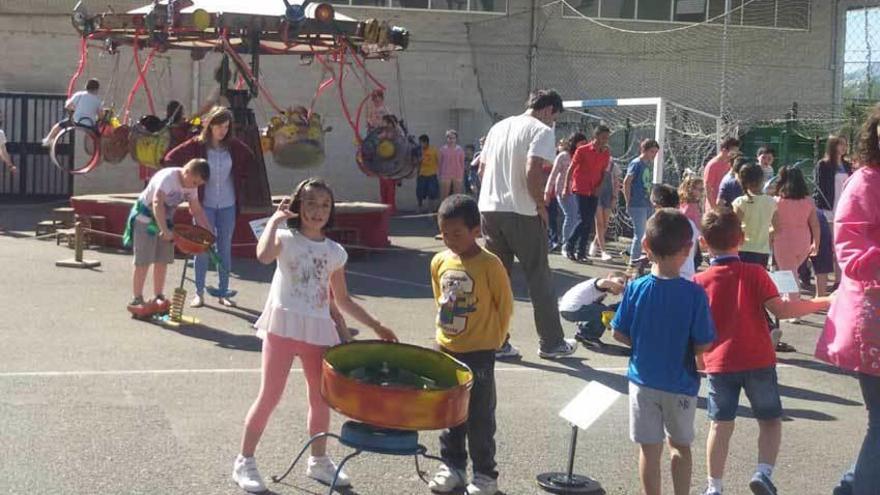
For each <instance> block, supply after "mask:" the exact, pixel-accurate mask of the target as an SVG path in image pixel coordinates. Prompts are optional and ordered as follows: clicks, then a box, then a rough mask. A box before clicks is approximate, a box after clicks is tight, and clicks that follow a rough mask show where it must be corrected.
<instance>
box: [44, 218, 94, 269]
mask: <svg viewBox="0 0 880 495" xmlns="http://www.w3.org/2000/svg"><path fill="white" fill-rule="evenodd" d="M83 230H84V227H83V224H82V222H76V224H75V225H74V244H73V249H74V251H73V252H74V254H73V259H66V260H60V261H56V262H55V266H60V267H64V268H96V267H99V266H101V262H100V261H98V260H84V259H83V244H84V243H85V235H84V232H83Z"/></svg>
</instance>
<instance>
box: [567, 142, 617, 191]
mask: <svg viewBox="0 0 880 495" xmlns="http://www.w3.org/2000/svg"><path fill="white" fill-rule="evenodd" d="M610 160H611V151H610V150H609V149H608V148H607V147H606V148H605V150H604V151H599V150H598V149H597V148H596V143H595V142H590V143H588V144H585V145H583V146H581V147H579V148H578V149H577V150H576V151H575V152H574V156H573V157H572V159H571V170H572V171H571V190H572V191H573V192H574V193H575V194H580V195H581V196H595V195H596V193H597V192H598V191H599V186H600V185H602V178H603V177H604V175H605V169H606V168H608V162H609V161H610Z"/></svg>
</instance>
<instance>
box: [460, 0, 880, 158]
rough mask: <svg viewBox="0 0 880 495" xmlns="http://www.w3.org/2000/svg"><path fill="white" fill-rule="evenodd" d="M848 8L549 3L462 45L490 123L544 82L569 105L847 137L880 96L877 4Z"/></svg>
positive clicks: (798, 3) (485, 25)
mask: <svg viewBox="0 0 880 495" xmlns="http://www.w3.org/2000/svg"><path fill="white" fill-rule="evenodd" d="M725 3H729V5H730V7H731V10H730V11H729V14H728V15H725V10H724V9H725ZM845 3H846V4H847V5H846V6H847V8H845V9H840V8H839V4H838V2H831V1H825V0H821V1H819V0H812V1H810V0H727V2H725V0H657V1H652V2H646V1H644V0H642V1H638V2H635V1H627V0H615V1H611V0H556V1H550V0H545V2H544V3H543V4H542V3H540V2H539V3H538V5H537V8H535V9H529V8H524V9H523V10H522V11H519V12H511V13H510V15H508V16H506V17H502V18H493V19H488V20H483V21H479V22H473V23H470V24H469V25H468V41H469V43H470V46H471V49H472V51H473V54H474V62H475V66H476V68H477V75H478V79H479V82H480V94H481V96H482V98H483V102H484V106H485V108H486V109H487V111H488V112H489V113H490V115H492V116H494V117H500V116H505V115H510V114H512V113H515V112H519V111H521V110H522V107H523V102H524V101H525V99H526V97H527V95H528V93H529V91H530V90H531V89H533V88H540V87H552V88H555V89H557V90H558V91H559V92H560V93H561V94H562V95H563V97H564V98H565V99H602V98H633V97H663V98H665V99H667V100H669V101H672V102H675V103H677V104H680V105H683V106H685V107H689V108H692V109H696V110H699V111H702V112H705V113H708V114H712V115H719V116H722V117H723V122H724V125H723V126H722V132H724V133H737V134H739V135H742V134H744V133H745V132H746V131H748V130H749V129H750V128H752V127H753V126H758V125H760V126H767V125H771V126H772V125H778V126H780V127H781V126H785V125H789V123H790V122H792V121H797V123H798V125H797V126H796V129H795V130H796V131H797V132H800V133H802V134H804V137H807V138H809V139H814V138H815V137H816V136H819V135H827V134H828V133H829V132H843V133H844V134H846V133H850V134H852V132H853V128H854V127H855V123H856V122H857V121H858V120H859V119H860V118H861V115H862V112H861V110H860V108H861V107H862V106H864V105H866V104H868V103H871V104H873V101H874V100H875V99H876V98H880V86H878V82H880V64H878V61H880V60H878V61H875V59H880V0H870V1H865V2H848V3H847V2H845ZM841 17H843V18H841ZM656 21H661V22H656ZM841 27H842V28H843V31H844V32H840V31H841ZM841 43H843V46H841V45H840V44H841ZM841 61H842V62H843V63H842V64H841V63H840V62H841ZM841 68H842V69H843V70H842V73H841ZM841 92H842V94H839V93H841ZM853 105H855V106H853ZM857 107H858V108H857ZM642 117H645V116H642ZM670 118H671V117H670ZM574 120H576V121H582V123H584V124H588V123H589V122H588V121H589V119H587V120H584V118H583V116H577V117H574ZM634 120H638V119H637V118H635V117H633V116H630V118H629V123H627V122H626V121H627V118H625V117H623V118H618V119H613V118H611V119H609V121H610V122H611V123H612V124H614V125H616V126H619V127H626V126H627V125H633V123H634V122H633V121H634ZM606 123H607V122H606ZM668 126H669V127H672V128H675V125H674V123H672V122H668ZM789 127H790V125H789ZM706 133H708V134H715V136H714V137H715V138H717V134H716V133H715V129H714V128H713V126H711V124H709V123H701V124H700V125H699V126H697V127H693V126H692V128H691V129H690V131H689V132H685V133H683V134H682V135H689V134H691V135H692V134H697V135H699V140H703V139H704V138H705V136H703V134H706ZM668 141H671V142H674V139H673V140H668ZM679 142H682V140H681V139H679ZM629 147H630V146H629V143H627V144H626V145H624V146H623V147H621V148H619V149H617V150H616V153H617V154H620V155H623V154H625V153H626V150H627V149H629ZM693 148H700V147H699V146H696V147H695V146H693V145H692V144H689V145H688V146H685V147H683V148H679V151H680V150H684V149H693ZM670 151H673V152H674V151H675V150H672V149H671V150H670Z"/></svg>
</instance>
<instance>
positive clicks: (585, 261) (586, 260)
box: [575, 254, 593, 265]
mask: <svg viewBox="0 0 880 495" xmlns="http://www.w3.org/2000/svg"><path fill="white" fill-rule="evenodd" d="M575 261H577V262H578V263H580V264H582V265H592V264H593V260H591V259H590V258H588V257H586V256H584V255H582V254H581V255H578V257H577V258H576V259H575Z"/></svg>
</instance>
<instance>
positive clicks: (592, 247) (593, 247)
mask: <svg viewBox="0 0 880 495" xmlns="http://www.w3.org/2000/svg"><path fill="white" fill-rule="evenodd" d="M598 250H599V249H598V248H597V247H596V242H595V241H594V242H591V243H590V252H589V254H590V258H595V257H596V253H597V252H598Z"/></svg>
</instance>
